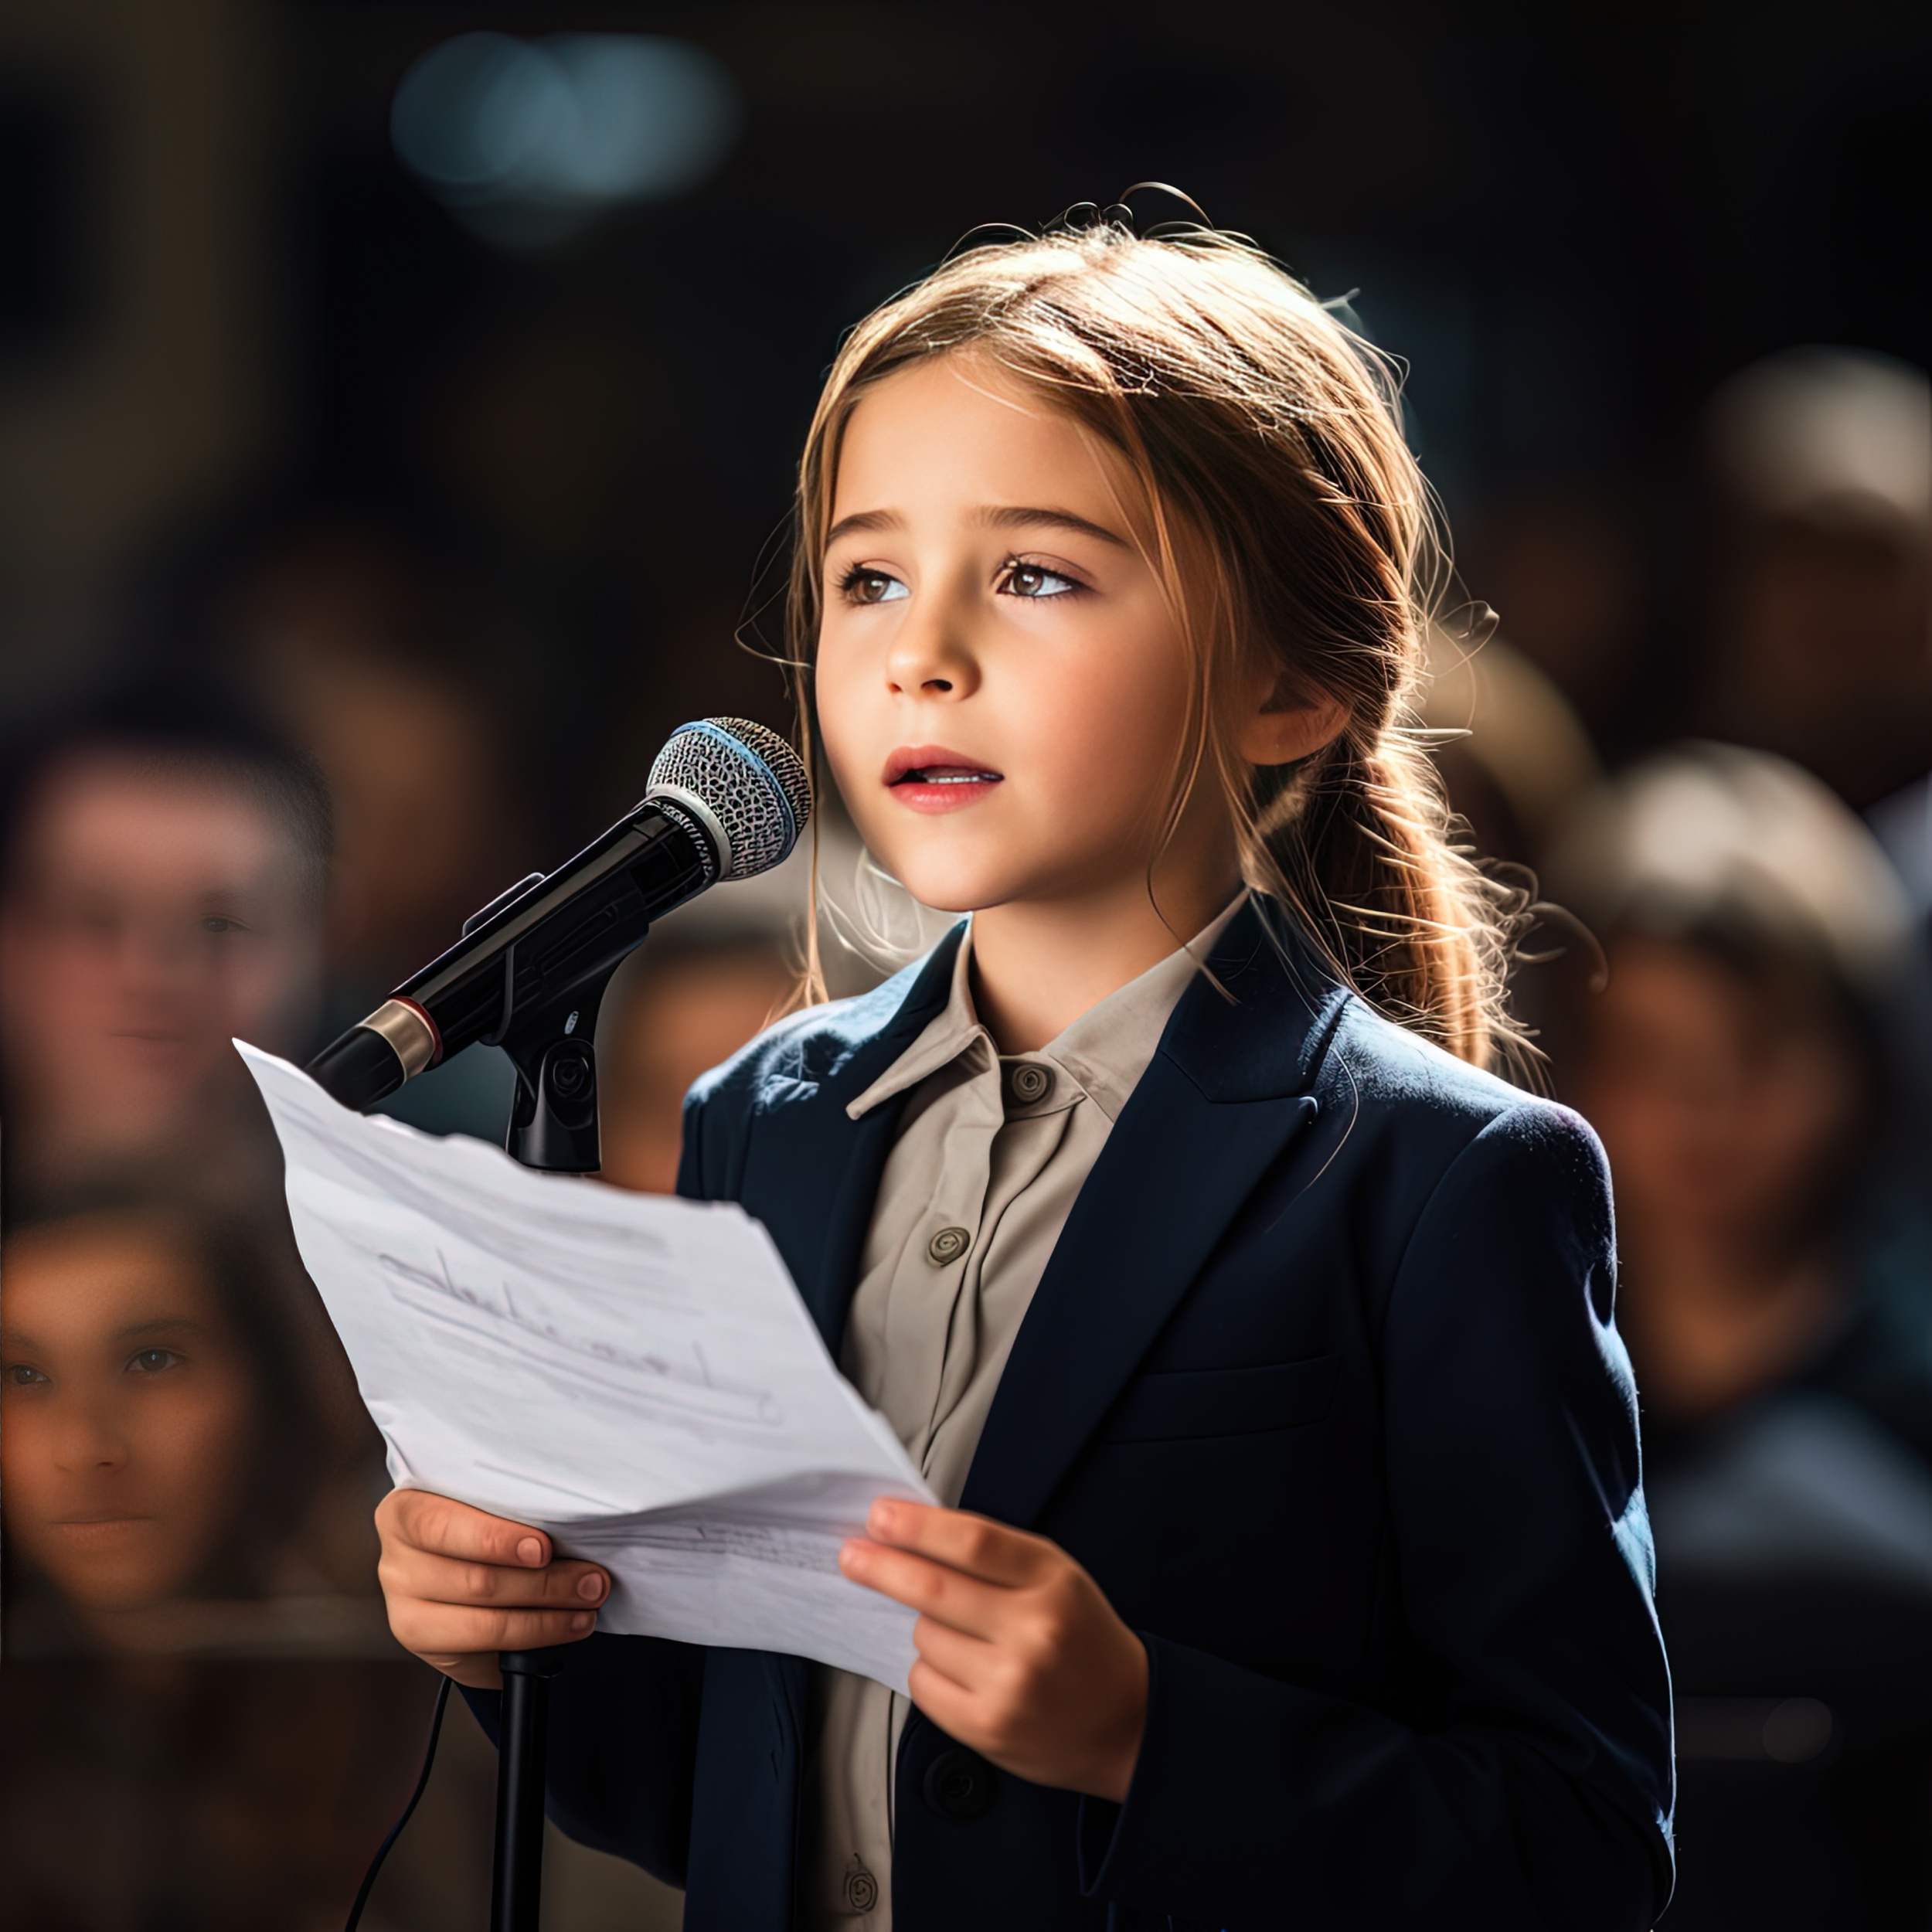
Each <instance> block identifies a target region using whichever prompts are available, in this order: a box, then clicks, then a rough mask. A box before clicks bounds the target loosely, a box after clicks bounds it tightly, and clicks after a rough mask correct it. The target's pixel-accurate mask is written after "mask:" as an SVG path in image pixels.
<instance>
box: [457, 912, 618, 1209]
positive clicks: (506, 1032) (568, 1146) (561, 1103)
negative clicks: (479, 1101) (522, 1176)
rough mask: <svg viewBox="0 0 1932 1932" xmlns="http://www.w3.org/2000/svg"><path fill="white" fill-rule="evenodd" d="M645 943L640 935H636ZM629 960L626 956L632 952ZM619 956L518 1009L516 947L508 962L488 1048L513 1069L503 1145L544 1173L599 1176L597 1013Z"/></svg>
mask: <svg viewBox="0 0 1932 1932" xmlns="http://www.w3.org/2000/svg"><path fill="white" fill-rule="evenodd" d="M642 937H643V934H638V939H639V940H641V938H642ZM627 956H628V954H627ZM621 963H622V958H621V957H620V958H619V959H616V960H612V961H610V962H609V963H608V964H603V965H600V967H598V968H597V969H596V970H595V971H593V972H591V973H590V974H588V975H585V976H583V977H582V978H578V979H576V980H573V981H571V982H570V984H569V985H567V986H566V988H563V990H562V991H560V992H550V993H546V996H545V998H543V1000H542V1001H541V1002H540V1003H539V1004H538V1005H535V1006H532V1007H529V1008H527V1009H526V1008H521V1007H519V1005H517V1003H516V948H515V947H511V948H510V950H509V952H508V953H506V954H505V956H504V960H503V1016H502V1019H500V1020H499V1021H498V1023H497V1025H496V1026H495V1029H494V1030H493V1031H492V1032H490V1033H488V1034H487V1035H486V1036H485V1039H484V1041H483V1044H485V1045H486V1046H501V1047H502V1049H503V1051H504V1052H505V1053H506V1054H507V1055H508V1056H509V1060H510V1063H511V1065H512V1066H514V1067H515V1069H516V1097H515V1100H514V1102H513V1103H512V1107H511V1110H510V1126H509V1133H508V1134H507V1135H506V1136H505V1147H506V1148H508V1150H509V1153H510V1155H512V1158H514V1159H515V1160H516V1161H517V1162H519V1164H520V1165H522V1166H524V1167H529V1168H538V1169H539V1170H540V1171H541V1172H544V1173H546V1174H594V1173H595V1172H597V1169H598V1168H599V1167H600V1166H601V1165H603V1160H602V1155H601V1151H600V1145H599V1138H598V1133H597V1013H598V1010H599V1009H600V1007H601V1006H602V1005H603V1004H604V994H605V992H606V991H607V989H608V988H609V986H610V984H611V975H613V974H614V972H615V971H617V967H618V966H619V965H620V964H621Z"/></svg>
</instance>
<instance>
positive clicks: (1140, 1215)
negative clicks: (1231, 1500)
mask: <svg viewBox="0 0 1932 1932" xmlns="http://www.w3.org/2000/svg"><path fill="white" fill-rule="evenodd" d="M1263 917H1264V914H1263V913H1262V911H1261V910H1260V908H1258V907H1257V906H1253V905H1250V906H1248V907H1247V908H1246V909H1244V910H1243V912H1242V913H1240V915H1239V917H1236V919H1235V920H1233V923H1231V924H1230V926H1229V927H1228V928H1227V930H1226V932H1225V933H1224V934H1223V936H1222V939H1221V942H1220V944H1219V945H1217V946H1216V948H1215V950H1214V951H1213V954H1211V955H1210V957H1209V965H1210V967H1211V968H1213V972H1214V974H1215V976H1216V978H1217V979H1218V980H1219V981H1220V988H1216V985H1214V984H1213V981H1210V980H1209V979H1207V978H1206V977H1205V976H1204V977H1202V978H1199V979H1197V980H1196V982H1195V983H1194V985H1192V986H1191V987H1189V989H1188V991H1187V992H1186V993H1185V995H1183V996H1182V1000H1181V1002H1180V1004H1179V1006H1177V1007H1176V1008H1175V1012H1174V1015H1173V1017H1172V1019H1170V1020H1169V1021H1168V1026H1167V1030H1166V1032H1165V1034H1164V1035H1163V1036H1162V1043H1161V1048H1160V1051H1159V1052H1158V1053H1156V1054H1155V1058H1154V1061H1153V1063H1152V1065H1151V1066H1149V1067H1148V1070H1147V1072H1146V1073H1145V1074H1143V1075H1142V1076H1141V1081H1140V1084H1139V1085H1138V1087H1136V1088H1135V1089H1134V1094H1133V1097H1132V1098H1131V1099H1130V1100H1128V1104H1127V1106H1126V1107H1125V1108H1124V1111H1122V1113H1121V1117H1120V1119H1119V1121H1117V1123H1116V1124H1115V1126H1114V1130H1113V1132H1112V1133H1111V1134H1110V1135H1109V1136H1108V1138H1107V1145H1106V1146H1105V1147H1104V1148H1103V1149H1102V1150H1101V1152H1100V1158H1099V1160H1098V1161H1097V1162H1095V1164H1094V1171H1093V1172H1092V1173H1091V1174H1090V1175H1088V1177H1087V1184H1086V1185H1085V1186H1084V1187H1083V1188H1082V1189H1081V1190H1080V1196H1079V1198H1078V1199H1077V1200H1076V1201H1075V1202H1074V1204H1073V1212H1072V1213H1071V1214H1070V1216H1068V1217H1067V1221H1066V1227H1065V1228H1064V1230H1063V1231H1062V1233H1061V1235H1060V1240H1059V1241H1058V1243H1056V1246H1055V1247H1054V1250H1053V1257H1052V1259H1051V1260H1049V1262H1048V1264H1047V1266H1046V1273H1045V1274H1043V1276H1042V1277H1041V1280H1040V1284H1039V1288H1038V1289H1037V1290H1036V1292H1035V1294H1034V1296H1033V1300H1032V1305H1031V1307H1030V1308H1029V1309H1028V1311H1027V1314H1026V1319H1025V1321H1022V1324H1021V1325H1020V1331H1019V1335H1018V1336H1017V1337H1016V1338H1015V1341H1014V1344H1013V1351H1012V1355H1010V1356H1009V1359H1008V1361H1007V1365H1006V1369H1005V1374H1004V1375H1003V1376H1002V1377H1001V1379H1000V1385H999V1388H998V1392H997V1393H996V1394H995V1396H994V1398H993V1404H992V1410H990V1412H989V1413H988V1416H987V1419H986V1426H985V1430H984V1432H983V1433H982V1434H981V1437H980V1441H979V1448H978V1453H977V1454H976V1455H975V1458H974V1460H973V1466H972V1469H971V1472H970V1473H969V1475H968V1478H967V1481H966V1487H965V1491H964V1494H963V1495H962V1496H961V1499H960V1502H961V1508H963V1509H973V1510H978V1511H980V1512H982V1513H984V1514H985V1515H990V1516H993V1517H995V1518H997V1519H999V1520H1000V1521H1002V1522H1010V1523H1014V1524H1016V1525H1019V1526H1022V1527H1024V1526H1026V1525H1028V1524H1029V1523H1031V1522H1034V1521H1035V1520H1036V1519H1037V1518H1038V1517H1039V1514H1040V1512H1042V1511H1043V1509H1045V1508H1046V1504H1047V1503H1048V1502H1049V1500H1050V1499H1051V1497H1052V1495H1053V1491H1054V1490H1055V1489H1056V1488H1057V1487H1058V1486H1059V1484H1060V1480H1061V1478H1063V1476H1064V1475H1066V1471H1068V1469H1069V1468H1070V1467H1071V1466H1072V1464H1073V1461H1075V1459H1076V1458H1077V1457H1078V1456H1079V1454H1080V1451H1081V1450H1082V1449H1083V1447H1084V1446H1085V1444H1087V1440H1089V1438H1090V1437H1091V1436H1092V1435H1093V1434H1094V1431H1095V1430H1097V1428H1098V1427H1100V1423H1101V1422H1102V1421H1103V1420H1104V1418H1105V1417H1106V1414H1107V1410H1109V1409H1110V1408H1111V1406H1113V1403H1114V1400H1115V1398H1116V1397H1117V1396H1118V1395H1119V1393H1120V1392H1121V1389H1122V1388H1123V1387H1124V1385H1125V1384H1126V1383H1127V1382H1128V1379H1129V1378H1130V1377H1131V1376H1132V1375H1133V1373H1134V1369H1135V1367H1136V1366H1138V1363H1139V1362H1140V1360H1141V1357H1142V1356H1143V1355H1145V1354H1146V1352H1147V1351H1148V1349H1149V1348H1150V1347H1151V1346H1152V1345H1153V1343H1154V1342H1155V1338H1156V1337H1157V1336H1158V1335H1159V1333H1160V1332H1161V1330H1162V1328H1164V1327H1165V1325H1166V1324H1167V1321H1168V1318H1170V1317H1171V1316H1172V1314H1173V1312H1174V1311H1175V1308H1176V1307H1177V1306H1178V1305H1179V1303H1180V1301H1181V1300H1182V1298H1183V1297H1184V1296H1185V1294H1187V1292H1188V1290H1189V1288H1190V1287H1192V1285H1193V1284H1194V1282H1195V1281H1196V1278H1197V1277H1199V1274H1200V1272H1201V1270H1202V1268H1203V1267H1205V1266H1206V1264H1207V1262H1208V1260H1209V1257H1211V1256H1212V1254H1213V1251H1214V1250H1215V1248H1216V1247H1217V1246H1218V1245H1219V1242H1220V1240H1221V1238H1222V1236H1223V1234H1224V1233H1226V1230H1227V1228H1228V1226H1229V1224H1230V1222H1232V1221H1233V1219H1234V1217H1235V1216H1236V1214H1237V1213H1240V1209H1241V1207H1242V1205H1243V1202H1246V1200H1247V1198H1248V1196H1250V1194H1252V1193H1253V1191H1254V1189H1255V1188H1256V1187H1257V1185H1259V1183H1260V1181H1261V1179H1263V1177H1264V1175H1266V1174H1267V1172H1268V1170H1269V1169H1270V1168H1271V1167H1272V1166H1274V1164H1275V1163H1276V1162H1277V1160H1279V1159H1280V1158H1281V1156H1282V1155H1283V1154H1284V1151H1286V1149H1287V1147H1288V1146H1289V1145H1290V1143H1291V1142H1292V1141H1294V1138H1296V1137H1297V1135H1298V1134H1299V1133H1300V1132H1301V1130H1302V1129H1303V1128H1304V1127H1305V1126H1306V1125H1307V1124H1308V1123H1309V1122H1310V1121H1312V1120H1313V1119H1314V1118H1315V1114H1316V1112H1317V1111H1318V1110H1317V1107H1316V1104H1315V1100H1314V1099H1313V1098H1312V1097H1311V1096H1310V1095H1309V1094H1308V1087H1310V1085H1311V1083H1312V1082H1313V1080H1314V1079H1315V1075H1316V1073H1317V1072H1318V1069H1319V1064H1320V1061H1321V1055H1322V1053H1323V1052H1324V1051H1325V1046H1326V1043H1327V1041H1328V1038H1329V1037H1330V1036H1331V1035H1332V1032H1333V1029H1334V1025H1335V1020H1336V1019H1338V1017H1339V1015H1340V1013H1341V1011H1342V1005H1343V1002H1344V1001H1345V998H1346V997H1347V995H1346V994H1345V992H1343V991H1342V989H1341V988H1338V987H1337V986H1336V985H1335V984H1334V983H1333V981H1332V980H1331V979H1329V978H1327V977H1326V976H1325V975H1322V974H1321V973H1320V971H1319V970H1318V968H1316V967H1315V964H1314V962H1313V961H1312V959H1311V956H1310V955H1309V954H1308V950H1307V948H1306V947H1304V946H1303V945H1301V944H1300V943H1299V941H1298V940H1297V939H1296V937H1294V935H1293V934H1291V933H1288V932H1285V931H1277V933H1275V934H1273V935H1270V932H1269V930H1267V927H1264V925H1263V923H1262V920H1263ZM1221 989H1225V990H1224V991H1223V990H1221Z"/></svg>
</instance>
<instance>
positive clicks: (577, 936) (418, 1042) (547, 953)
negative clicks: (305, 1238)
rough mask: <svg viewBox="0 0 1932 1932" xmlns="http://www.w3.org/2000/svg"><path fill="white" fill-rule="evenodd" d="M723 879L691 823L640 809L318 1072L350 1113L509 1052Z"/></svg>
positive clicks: (519, 891) (434, 967)
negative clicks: (451, 1068)
mask: <svg viewBox="0 0 1932 1932" xmlns="http://www.w3.org/2000/svg"><path fill="white" fill-rule="evenodd" d="M716 876H717V865H716V859H715V857H714V856H713V854H712V852H710V851H709V849H708V846H707V845H706V842H705V840H704V835H703V834H702V832H700V831H699V829H698V828H696V826H694V825H692V823H691V822H690V821H689V819H685V818H683V817H682V815H679V818H672V816H670V815H669V814H668V813H667V812H665V811H662V810H661V809H659V808H658V807H656V806H655V805H652V804H648V803H647V804H642V805H640V806H639V807H638V808H637V810H636V811H634V812H631V814H629V815H628V816H627V817H625V818H621V819H619V820H618V821H617V824H615V825H613V826H612V827H611V829H610V830H609V831H608V832H605V833H604V835H603V836H602V837H601V838H598V839H597V840H595V841H594V842H593V843H591V844H590V845H587V846H586V847H585V848H584V849H583V851H582V852H579V853H578V854H577V856H576V857H575V858H574V859H570V861H569V862H567V863H566V864H564V865H563V866H560V867H559V868H558V869H556V871H555V872H552V873H550V874H549V875H548V876H543V875H541V874H539V876H538V877H537V878H536V879H535V880H534V881H532V880H529V879H526V880H525V881H523V882H522V884H521V885H519V886H512V888H511V889H510V891H509V893H507V894H505V896H504V897H503V898H502V899H500V900H495V901H493V902H492V903H491V904H490V905H488V906H485V907H484V909H483V910H482V912H481V913H479V914H478V916H477V917H476V918H474V919H473V920H471V922H470V924H469V926H468V929H467V930H466V931H465V932H464V936H463V937H462V938H461V939H460V940H458V941H457V943H456V944H455V945H454V946H452V947H451V948H450V949H449V951H447V952H446V953H444V954H443V955H442V956H441V957H440V958H437V959H433V960H431V961H430V963H429V964H428V965H427V966H425V967H424V968H423V970H422V971H420V972H419V973H417V974H416V975H413V977H412V978H409V979H406V980H405V981H403V984H402V985H400V986H399V987H397V988H396V990H395V992H393V993H391V994H390V995H389V998H387V999H386V1000H385V1001H384V1002H383V1004H382V1005H380V1006H379V1007H378V1008H377V1009H376V1011H375V1012H372V1014H370V1015H369V1018H368V1019H365V1020H362V1021H359V1022H358V1023H357V1024H356V1025H355V1026H352V1027H351V1028H350V1029H349V1031H348V1032H345V1033H344V1034H343V1035H342V1036H341V1037H340V1038H339V1039H336V1040H335V1041H334V1042H333V1043H332V1044H331V1045H329V1046H327V1047H325V1048H324V1049H323V1050H322V1051H321V1053H319V1054H318V1055H317V1056H316V1057H315V1060H314V1061H313V1062H311V1064H310V1066H309V1072H310V1073H311V1075H313V1077H315V1080H318V1082H319V1083H321V1085H322V1086H323V1087H326V1088H327V1089H328V1091H329V1092H330V1093H331V1094H333V1095H334V1096H335V1098H336V1099H337V1100H340V1101H341V1102H342V1104H343V1105H344V1106H345V1107H355V1108H356V1109H358V1110H359V1111H366V1110H367V1109H368V1108H369V1107H373V1106H374V1105H375V1104H376V1102H377V1101H378V1100H384V1099H386V1098H387V1097H388V1096H389V1095H390V1094H393V1093H394V1092H395V1091H396V1089H397V1088H398V1087H400V1086H401V1085H402V1084H403V1082H404V1081H405V1080H409V1079H411V1078H413V1077H414V1076H415V1075H416V1074H418V1073H422V1072H423V1071H424V1070H426V1069H427V1068H429V1067H431V1066H437V1065H438V1064H439V1063H440V1062H442V1061H444V1060H447V1059H448V1058H449V1057H450V1056H451V1054H452V1053H461V1051H462V1050H463V1049H464V1047H466V1046H473V1045H474V1044H475V1043H477V1042H478V1041H479V1040H480V1041H482V1042H484V1043H486V1044H488V1045H492V1046H500V1045H502V1043H503V1039H504V1038H505V1036H506V1035H507V1034H508V1032H509V1029H510V1026H511V1025H512V1024H514V1022H515V1017H516V1015H517V1012H518V1011H519V1009H522V1010H525V1011H528V1010H529V1009H531V1008H532V1006H533V1005H537V1004H539V1002H540V1003H541V1004H542V1005H544V1006H546V1007H548V1006H549V1005H552V1004H553V1003H554V1002H555V1000H556V998H557V997H558V996H559V995H560V993H561V992H564V991H566V990H567V989H568V988H570V987H572V986H574V985H577V984H579V983H580V982H587V981H591V980H594V979H595V978H597V976H598V975H603V976H604V978H608V977H609V975H610V974H611V971H612V970H613V969H614V968H615V967H616V966H617V963H618V962H619V961H621V959H622V958H623V957H624V954H626V953H628V952H629V951H631V948H632V947H634V946H635V945H636V944H638V941H639V940H641V939H642V938H643V937H644V936H645V932H646V931H647V930H648V929H649V927H650V924H651V921H652V920H654V919H658V918H661V917H662V916H663V915H664V914H665V913H668V912H669V911H670V910H672V908H673V907H674V906H681V905H682V904H683V903H684V902H685V900H687V899H689V898H691V897H692V896H694V895H695V894H696V893H699V892H702V890H703V889H704V888H705V887H706V886H708V885H709V883H711V881H712V880H713V879H715V878H716ZM581 1023H582V1022H580V1024H581ZM576 1030H577V1029H575V1028H573V1029H571V1031H572V1033H573V1034H574V1033H575V1032H576Z"/></svg>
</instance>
